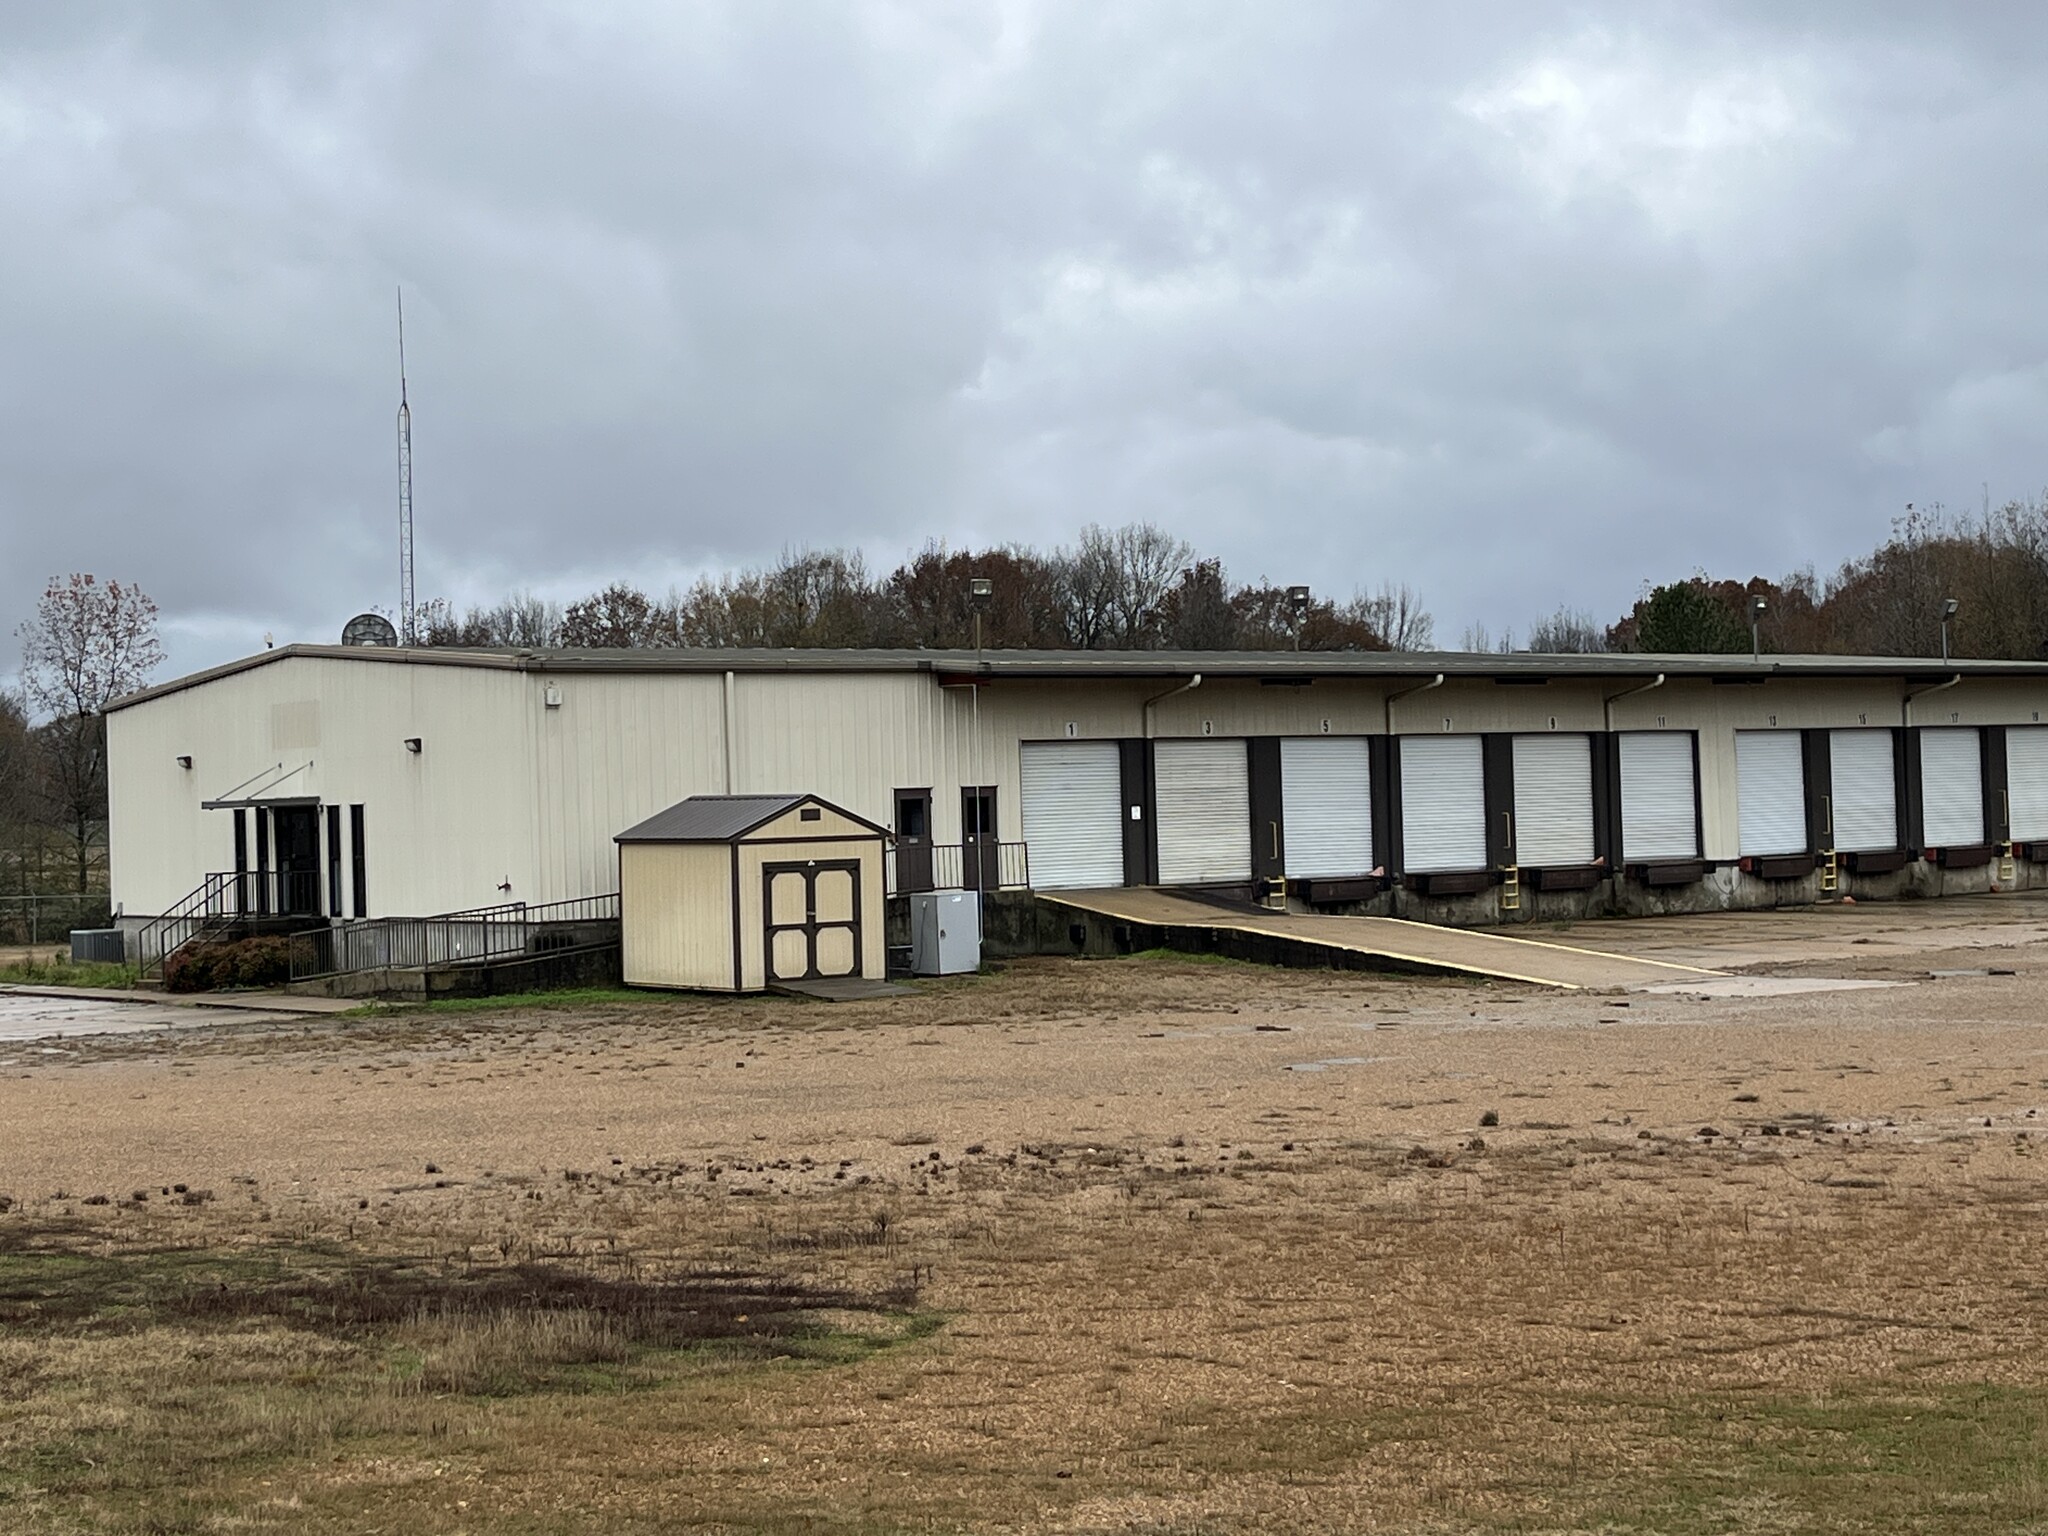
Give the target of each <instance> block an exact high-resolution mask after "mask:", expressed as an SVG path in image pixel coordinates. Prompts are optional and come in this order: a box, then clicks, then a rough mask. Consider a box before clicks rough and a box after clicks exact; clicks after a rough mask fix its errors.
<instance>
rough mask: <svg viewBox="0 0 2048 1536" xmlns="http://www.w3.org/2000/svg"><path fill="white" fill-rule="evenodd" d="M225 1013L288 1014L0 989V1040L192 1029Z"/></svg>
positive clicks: (246, 1016)
mask: <svg viewBox="0 0 2048 1536" xmlns="http://www.w3.org/2000/svg"><path fill="white" fill-rule="evenodd" d="M224 1017H231V1018H233V1019H235V1020H236V1021H237V1022H241V1023H247V1022H250V1021H254V1020H262V1019H268V1018H277V1019H283V1018H287V1017H289V1015H286V1014H282V1013H279V1014H265V1013H258V1012H252V1011H244V1010H237V1011H236V1012H235V1013H234V1014H232V1015H225V1016H224V1015H222V1014H220V1013H217V1012H212V1011H210V1010H205V1009H199V1008H188V1007H181V1006H179V1005H177V1004H175V1003H160V1002H156V1001H153V1000H145V1001H141V1002H133V1003H130V1002H113V1001H109V1000H107V999H105V998H98V997H45V996H40V995H35V994H30V993H0V1044H6V1043H14V1042H19V1041H23V1040H46V1039H48V1038H50V1037H51V1036H52V1035H126V1034H134V1033H136V1032H138V1031H141V1030H149V1029H190V1028H193V1027H194V1026H195V1025H206V1024H218V1023H220V1022H222V1020H223V1018H224Z"/></svg>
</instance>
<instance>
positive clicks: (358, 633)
mask: <svg viewBox="0 0 2048 1536" xmlns="http://www.w3.org/2000/svg"><path fill="white" fill-rule="evenodd" d="M341 643H342V644H343V645H396V644H398V631H397V630H395V629H393V628H392V627H391V621H390V620H389V619H387V618H385V617H384V615H383V614H381V613H359V614H357V615H356V616H355V617H354V618H352V619H350V620H349V621H348V622H347V623H346V624H344V625H342V627H341Z"/></svg>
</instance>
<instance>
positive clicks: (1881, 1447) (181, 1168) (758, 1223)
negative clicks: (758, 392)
mask: <svg viewBox="0 0 2048 1536" xmlns="http://www.w3.org/2000/svg"><path fill="white" fill-rule="evenodd" d="M1568 937H1569V940H1570V941H1571V942H1575V943H1592V942H1605V943H1611V944H1615V945H1617V946H1618V945H1621V944H1624V943H1626V944H1631V945H1634V946H1635V947H1637V948H1638V949H1640V950H1641V952H1643V953H1659V954H1677V953H1680V952H1683V953H1685V954H1687V955H1692V956H1701V955H1707V956H1712V955H1720V956H1724V957H1725V956H1734V957H1738V961H1739V963H1742V964H1746V965H1750V966H1753V967H1756V968H1759V969H1761V970H1763V971H1765V972H1772V971H1776V972H1786V973H1795V972H1796V973H1803V974H1807V975H1825V976H1838V977H1861V978H1865V979H1881V980H1889V981H1894V982H1898V983H1901V984H1900V985H1897V986H1893V987H1890V988H1886V989H1877V990H1865V991H1844V992H1819V993H1809V994H1801V995H1795V996H1786V997H1762V998H1723V999H1700V998H1696V997H1687V996H1677V995H1658V996H1648V995H1642V994H1638V995H1633V996H1622V997H1615V996H1592V995H1586V994H1562V995H1560V994H1550V993H1543V992H1539V991H1537V990H1535V989H1530V988H1522V987H1514V986H1504V985H1483V984H1477V983H1468V982H1426V981H1415V980H1402V979H1394V978H1384V977H1375V976H1368V975H1359V974H1339V973H1322V972H1299V971H1296V972H1283V971H1271V970H1263V969H1257V968H1252V967H1248V966H1238V965H1231V964H1213V963H1200V962H1196V961H1191V960H1186V959H1178V958H1174V957H1167V956H1157V955H1148V956H1139V957H1133V958H1131V959H1127V960H1118V961H1098V962H1068V961H1051V960H1048V961H1036V962H1029V963H1019V964H1014V965H1011V966H1008V967H1005V968H1003V969H1001V970H1000V971H998V972H996V973H994V974H991V975H986V976H982V977H978V978H963V979H958V980H952V981H947V982H943V983H931V984H926V985H925V986H923V987H922V988H921V990H920V993H919V995H918V996H916V997H914V998H908V999H898V1000H892V1001H889V1002H878V1003H870V1004H858V1005H837V1006H830V1005H823V1004H806V1003H798V1002H794V1001H785V1000H772V999H771V1000H746V1001H731V1000H728V1001H717V1000H703V999H689V998H641V997H631V996H627V995H622V994H613V995H576V996H569V997H565V998H562V999H558V1000H555V1001H552V1002H549V1003H546V1004H540V1005H535V1004H527V1005H523V1006H517V1007H509V1008H483V1007H480V1008H470V1009H448V1010H437V1011H428V1012H412V1013H402V1012H393V1013H384V1014H377V1015H374V1016H365V1017H329V1018H318V1019H308V1020H305V1021H304V1022H302V1023H295V1024H291V1025H277V1024H264V1025H260V1026H257V1025H241V1026H237V1025H234V1024H231V1023H228V1024H212V1025H209V1026H208V1027H204V1028H194V1029H188V1030H177V1031H171V1032H166V1033H158V1034H150V1035H129V1036H118V1037H114V1036H110V1037H106V1038H103V1039H87V1038H80V1039H75V1040H63V1041H56V1042H50V1043H46V1044H43V1045H34V1046H12V1047H0V1199H4V1200H5V1202H6V1209H5V1211H4V1213H0V1531H6V1532H9V1533H57V1532H66V1533H69V1532H118V1533H141V1532H176V1531H192V1532H310V1533H341V1532H349V1533H367V1532H390V1533H397V1532H405V1533H411V1532H420V1533H437V1536H445V1533H454V1532H472V1533H485V1532H490V1533H500V1532H502V1533H514V1536H517V1533H554V1532H584V1531H602V1532H623V1533H640V1532H657V1531H664V1532H665V1531H721V1530H731V1531H755V1530H764V1531H776V1532H798V1531H803V1532H862V1533H866V1532H897V1531H951V1530H975V1531H982V1530H988V1531H1082V1532H1096V1531H1100V1532H1112V1531H1116V1532H1126V1531H1141V1532H1186V1533H1196V1532H1205V1533H1207V1532H1214V1533H1226V1532H1249V1531H1274V1532H1280V1531H1290V1532H1291V1531H1321V1530H1337V1531H1355V1530H1374V1531H1387V1532H1416V1533H1450V1532H1500V1531H1521V1532H1589V1533H1590V1532H1601V1533H1608V1536H1620V1533H1650V1532H1660V1533H1671V1536H1706V1533H1739V1532H1750V1533H1759V1536H1761V1533H1790V1532H1808V1531H1813V1532H1838V1531H1885V1532H1930V1533H1935V1532H1938V1533H1957V1536H1961V1533H1966V1532H1967V1533H1972V1536H1974V1533H1982V1532H2035V1533H2039V1532H2048V1234H2044V1231H2043V1214H2044V1210H2048V1177H2044V1163H2043V1152H2042V1150H2041V1140H2042V1138H2043V1136H2044V1135H2048V1114H2041V1113H2040V1111H2042V1109H2043V1106H2048V904H2044V903H2035V902H2030V901H2025V900H2018V899H2014V900H2007V901H1985V902H1976V903H1954V904H1950V905H1949V906H1945V907H1942V908H1938V909H1929V908H1924V907H1923V908H1911V907H1897V908H1890V909H1875V908H1869V907H1865V908H1859V909H1855V910H1853V911H1851V910H1846V909H1843V910H1836V911H1829V912H1788V913H1782V914H1754V915H1743V916H1728V917H1722V918H1712V919H1697V918H1696V919H1683V920H1672V921H1670V922H1668V923H1638V924H1633V925H1627V926H1626V928H1622V927H1620V926H1619V925H1617V926H1613V927H1603V928H1589V927H1585V926H1581V927H1579V928H1577V929H1574V930H1572V931H1571V932H1570V934H1569V936H1568ZM1936 971H1948V972H1957V973H1960V974H1949V975H1940V976H1936V975H1931V974H1930V973H1931V972H1936Z"/></svg>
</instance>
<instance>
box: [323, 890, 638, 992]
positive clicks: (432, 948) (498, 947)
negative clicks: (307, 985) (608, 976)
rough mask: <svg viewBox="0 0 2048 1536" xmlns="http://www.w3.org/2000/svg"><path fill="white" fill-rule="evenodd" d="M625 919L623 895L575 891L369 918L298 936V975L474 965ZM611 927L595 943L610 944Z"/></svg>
mask: <svg viewBox="0 0 2048 1536" xmlns="http://www.w3.org/2000/svg"><path fill="white" fill-rule="evenodd" d="M618 920H619V893H618V892H617V891H611V892H608V893H606V894H605V895H602V896H576V897H571V898H569V899H568V900H565V901H550V902H543V903H541V904H540V905H538V906H535V905H532V904H529V903H527V902H523V901H515V902H505V903H502V904H500V905H498V906H495V907H477V908H473V909H471V910H469V911H466V912H444V913H441V914H439V915H437V916H434V917H368V918H358V919H356V920H355V921H353V922H347V923H334V924H330V925H329V926H327V927H324V928H314V929H309V930H307V931H306V932H304V933H297V934H294V935H292V939H291V946H290V949H291V975H292V980H294V981H304V980H309V979H311V978H313V977H315V976H339V975H349V974H353V973H355V972H358V971H380V970H393V969H396V970H416V969H420V968H423V967H426V966H430V965H460V964H475V963H477V962H479V961H485V960H496V959H500V958H502V957H504V956H507V955H521V954H527V953H530V952H534V951H536V950H538V949H542V948H546V947H549V946H548V945H547V943H546V941H547V940H549V939H551V938H566V939H567V940H568V941H569V942H568V943H567V944H565V945H563V946H561V947H565V948H566V947H573V946H574V945H575V943H576V936H575V932H574V930H575V929H576V927H577V926H578V925H592V926H594V925H598V924H603V925H606V926H607V927H609V926H610V925H613V924H616V923H617V922H618ZM611 938H612V935H611V934H609V933H606V934H603V935H600V936H599V937H597V938H594V939H591V940H590V941H589V942H593V943H599V942H610V941H611Z"/></svg>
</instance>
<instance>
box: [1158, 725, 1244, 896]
mask: <svg viewBox="0 0 2048 1536" xmlns="http://www.w3.org/2000/svg"><path fill="white" fill-rule="evenodd" d="M1152 749H1153V755H1152V772H1153V782H1154V784H1155V786H1156V788H1157V793H1158V812H1157V814H1158V817H1159V827H1158V832H1159V883H1160V884H1161V885H1198V884H1201V883H1203V882H1205V881H1216V880H1249V879H1250V878H1251V877H1252V792H1251V771H1250V763H1249V759H1248V758H1247V757H1246V755H1245V746H1244V742H1243V740H1242V739H1241V738H1235V737H1233V738H1230V739H1227V740H1223V741H1211V740H1192V741H1157V742H1154V743H1153V744H1152Z"/></svg>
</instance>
